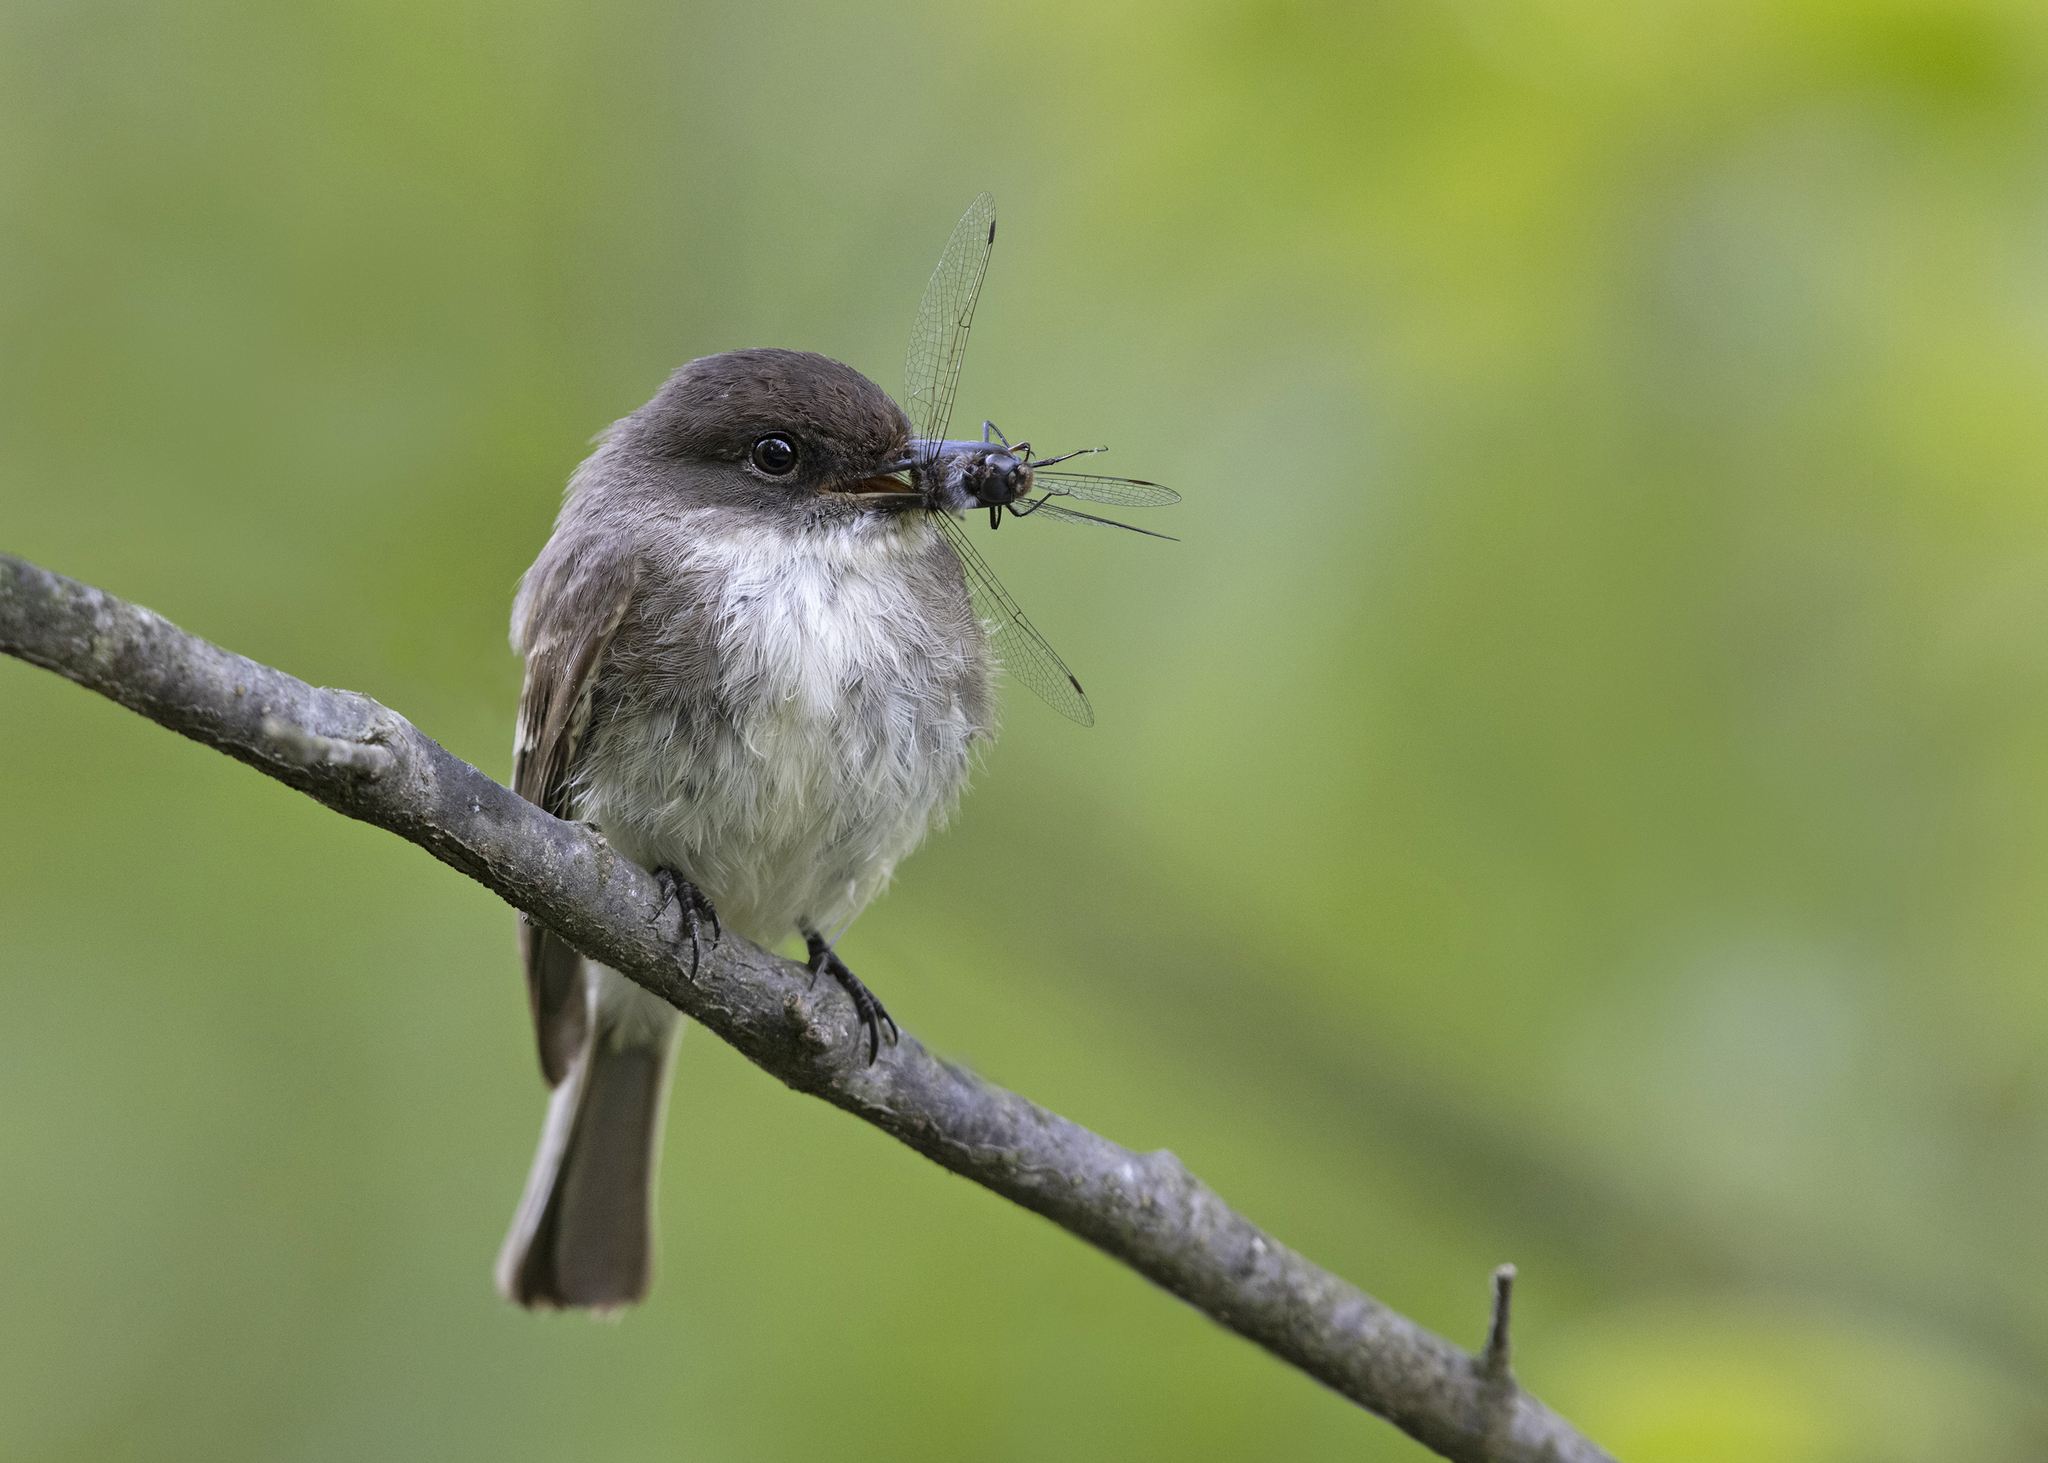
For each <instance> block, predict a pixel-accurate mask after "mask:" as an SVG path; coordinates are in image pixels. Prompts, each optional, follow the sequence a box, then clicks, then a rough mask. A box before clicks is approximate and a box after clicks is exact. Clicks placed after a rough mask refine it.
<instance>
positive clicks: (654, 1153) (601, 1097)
mask: <svg viewBox="0 0 2048 1463" xmlns="http://www.w3.org/2000/svg"><path fill="white" fill-rule="evenodd" d="M583 978H584V985H585V989H586V999H587V1000H588V1001H589V1003H590V1006H589V1011H590V1019H589V1021H588V1022H587V1023H586V1024H585V1027H584V1030H585V1032H586V1035H585V1038H584V1042H583V1046H582V1049H581V1050H580V1051H579V1052H578V1053H577V1055H576V1057H575V1059H574V1060H573V1061H572V1062H571V1063H570V1064H569V1068H568V1070H567V1071H566V1072H564V1073H563V1074H562V1080H561V1081H560V1082H559V1083H557V1084H556V1085H555V1092H554V1097H553V1098H552V1099H551V1100H550V1101H549V1103H548V1117H547V1124H546V1126H545V1127H543V1128H542V1129H541V1135H540V1151H539V1152H538V1153H536V1154H535V1155H534V1158H533V1171H532V1172H531V1173H530V1174H528V1175H527V1179H526V1192H525V1194H524V1196H522V1197H521V1199H520V1201H519V1212H518V1213H517V1214H515V1215H514V1216H513V1217H512V1229H511V1232H510V1233H509V1234H507V1235H506V1236H505V1244H504V1247H503V1248H502V1249H500V1250H499V1251H498V1268H497V1280H498V1291H499V1293H500V1294H501V1295H503V1296H504V1297H505V1298H506V1299H507V1300H511V1301H517V1302H518V1303H519V1304H520V1305H523V1306H538V1307H556V1308H569V1307H588V1308H590V1309H592V1310H613V1309H616V1308H618V1307H620V1306H625V1305H631V1304H632V1303H633V1302H635V1301H637V1300H639V1299H641V1298H642V1297H643V1296H645V1295H646V1294H647V1287H648V1283H649V1282H650V1281H651V1280H652V1279H653V1275H654V1179H655V1172H656V1167H657V1165H658V1163H659V1161H660V1157H661V1122H662V1115H663V1113H664V1111H665V1110H666V1109H667V1106H668V1079H669V1069H670V1067H671V1065H672V1064H673V1062H674V1060H675V1051H676V1042H677V1038H678V1037H679V1036H680V1034H681V1029H682V1019H681V1017H680V1016H679V1015H678V1013H677V1012H676V1010H675V1008H674V1007H673V1006H670V1005H669V1004H668V1003H667V1002H665V1001H663V1000H661V999H660V998H659V997H657V996H654V995H651V994H649V993H648V992H646V991H644V990H642V989H640V987H638V986H636V985H634V984H633V983H632V982H631V981H628V980H627V979H626V978H625V977H624V976H622V975H620V974H618V973H617V972H616V971H612V970H607V969H605V968H604V967H603V966H600V965H593V964H589V963H586V964H585V965H584V969H583Z"/></svg>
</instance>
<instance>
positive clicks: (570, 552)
mask: <svg viewBox="0 0 2048 1463" xmlns="http://www.w3.org/2000/svg"><path fill="white" fill-rule="evenodd" d="M639 575H640V566H639V560H638V557H637V556H636V555H635V554H633V553H632V552H631V549H630V547H629V546H628V545H626V544H623V543H619V542H616V541H607V540H601V539H600V540H592V541H585V542H581V543H572V544H568V545H562V546H557V545H554V544H550V545H549V547H548V550H547V551H546V552H545V553H543V554H542V556H541V560H540V562H539V563H537V564H535V565H534V567H533V568H532V569H531V570H529V571H528V572H527V578H526V581H525V582H524V583H522V584H521V586H520V591H519V599H518V602H517V604H516V606H515V607H514V614H515V619H514V628H515V632H516V634H515V638H516V640H517V643H518V644H519V645H520V646H521V647H522V648H523V649H524V650H525V653H526V682H525V685H524V686H523V687H522V688H521V689H520V693H519V725H518V731H517V733H516V735H515V738H514V741H513V746H512V790H513V791H514V792H516V793H518V794H519V795H520V796H521V797H523V798H525V799H526V800H527V801H528V802H530V803H533V804H535V805H537V806H539V807H541V808H544V809H545V810H546V811H548V812H550V813H553V814H554V815H555V816H556V817H557V818H566V817H568V816H570V814H571V812H572V811H573V810H572V808H571V807H570V787H571V782H572V778H573V774H574V772H575V767H576V754H577V752H578V750H579V748H580V746H581V743H582V740H583V732H584V728H585V727H586V726H587V725H588V723H589V719H590V693H591V690H592V688H593V687H594V686H595V685H596V682H597V673H598V670H599V669H600V667H601V666H602V665H603V662H604V657H605V653H606V651H607V650H608V649H609V648H610V647H611V642H612V637H613V636H614V635H615V634H616V633H617V632H618V628H619V624H620V622H621V621H623V620H624V619H625V617H626V611H627V609H628V608H629V607H630V606H631V604H632V601H633V589H634V586H635V585H636V584H637V583H638V581H639ZM519 954H520V958H521V960H522V962H523V963H524V965H525V967H526V994H527V999H528V1001H529V1003H530V1004H531V1006H532V1010H533V1030H534V1038H535V1041H536V1042H537V1044H538V1046H539V1048H540V1068H541V1074H542V1075H543V1076H545V1077H546V1078H547V1080H548V1085H549V1086H554V1085H555V1084H556V1083H558V1082H560V1081H561V1080H562V1077H563V1075H564V1074H565V1073H566V1072H567V1071H568V1070H569V1064H570V1062H571V1061H572V1060H573V1059H574V1057H575V1055H576V1053H577V1052H578V1050H580V1049H581V1047H582V1045H583V1042H584V1040H585V1037H586V1035H587V1031H586V1025H587V1022H588V1014H587V1010H586V1002H585V1000H584V990H583V957H582V955H581V954H580V953H579V952H578V951H577V950H576V948H575V947H574V946H573V945H571V944H569V942H568V941H566V940H564V939H563V938H562V937H561V936H560V935H558V934H556V933H555V932H554V931H553V930H550V929H548V928H547V927H546V926H545V925H540V924H536V923H534V922H533V921H532V920H531V919H529V918H528V917H527V916H526V915H524V914H522V915H520V917H519Z"/></svg>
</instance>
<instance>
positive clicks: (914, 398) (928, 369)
mask: <svg viewBox="0 0 2048 1463" xmlns="http://www.w3.org/2000/svg"><path fill="white" fill-rule="evenodd" d="M995 241H996V201H995V199H994V198H992V197H990V196H989V195H988V194H986V193H984V194H982V195H981V196H980V197H978V198H976V199H975V200H974V202H972V203H970V204H969V205H968V206H967V212H965V213H964V214H962V215H961V216H960V222H959V223H957V224H955V225H954V226H953V236H952V237H951V238H950V239H948V240H946V252H945V253H944V254H942V255H940V256H939V267H938V268H937V269H935V270H933V271H932V277H931V281H930V282H929V283H928V284H926V285H925V287H924V298H923V299H922V300H920V301H919V302H918V306H917V323H916V324H915V325H913V326H912V327H911V329H910V353H909V355H908V356H907V357H906V358H905V359H904V362H903V390H904V392H905V398H904V402H903V409H904V410H905V411H906V412H907V413H909V416H910V424H911V426H912V427H913V428H914V429H915V431H916V435H918V436H919V437H922V438H924V439H925V440H926V441H931V442H936V441H939V440H941V439H943V438H944V437H945V435H946V426H947V424H948V423H950V422H951V421H952V419H953V393H954V392H955V390H957V389H958V388H959V385H960V362H961V359H962V358H963V357H964V356H965V355H966V354H967V332H968V330H969V329H970V328H972V326H973V324H974V302H975V300H976V299H977V298H978V297H979V296H980V294H981V280H982V276H983V275H985V274H987V273H988V254H989V250H990V249H991V248H992V247H994V245H995Z"/></svg>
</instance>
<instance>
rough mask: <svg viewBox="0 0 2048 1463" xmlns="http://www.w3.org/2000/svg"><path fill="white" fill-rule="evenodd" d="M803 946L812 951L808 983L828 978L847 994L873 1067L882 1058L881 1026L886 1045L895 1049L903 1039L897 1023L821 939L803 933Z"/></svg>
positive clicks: (816, 935) (822, 938) (811, 931)
mask: <svg viewBox="0 0 2048 1463" xmlns="http://www.w3.org/2000/svg"><path fill="white" fill-rule="evenodd" d="M804 943H805V944H806V945H808V946H809V947H810V950H811V962H810V963H811V979H812V980H813V981H816V980H817V978H818V976H819V975H820V974H825V975H829V976H831V977H832V978H833V979H834V980H836V981H838V982H839V987H840V989H841V990H843V991H845V992H846V997H847V999H848V1000H850V1001H852V1002H853V1009H854V1013H855V1014H856V1015H858V1016H859V1017H860V1024H861V1026H862V1027H863V1028H864V1029H865V1030H866V1032H867V1034H868V1065H869V1066H870V1067H872V1066H873V1065H874V1064H875V1058H877V1057H879V1056H880V1055H881V1054H882V1027H883V1025H884V1023H886V1024H887V1025H888V1027H889V1045H891V1046H894V1045H895V1044H896V1042H897V1039H898V1038H899V1037H900V1036H901V1035H902V1033H901V1032H900V1031H898V1030H897V1028H896V1019H895V1018H894V1017H893V1016H891V1015H890V1014H889V1013H888V1011H887V1010H886V1009H885V1008H884V1007H883V1005H882V1003H881V1002H880V1001H878V1000H876V999H875V993H874V992H873V991H871V990H869V989H868V988H867V987H866V986H865V985H862V984H861V979H860V977H859V976H857V975H855V974H854V973H853V972H852V971H851V970H848V969H847V968H846V962H845V961H844V960H841V959H840V958H839V957H838V956H837V955H835V954H834V953H833V952H832V947H831V946H830V945H828V944H826V943H825V937H824V936H823V935H820V934H818V933H816V932H815V931H813V930H805V931H804Z"/></svg>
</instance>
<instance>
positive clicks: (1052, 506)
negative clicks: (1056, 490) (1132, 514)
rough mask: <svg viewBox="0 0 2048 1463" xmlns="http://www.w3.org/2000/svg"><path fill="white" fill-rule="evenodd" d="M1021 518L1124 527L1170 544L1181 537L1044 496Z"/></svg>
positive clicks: (1034, 501)
mask: <svg viewBox="0 0 2048 1463" xmlns="http://www.w3.org/2000/svg"><path fill="white" fill-rule="evenodd" d="M1017 516H1018V517H1019V518H1056V519H1058V520H1059V521H1060V522H1061V523H1092V524H1094V525H1095V526H1096V527H1097V528H1123V529H1128V530H1129V531H1130V532H1132V533H1142V534H1144V535H1145V537H1147V538H1163V539H1165V540H1166V541H1167V542H1168V543H1170V544H1177V543H1179V542H1180V540H1179V539H1177V538H1175V537H1174V536H1173V535H1172V534H1168V533H1154V532H1153V531H1152V530H1151V529H1149V528H1140V527H1138V525H1137V524H1135V523H1118V522H1117V521H1116V520H1115V519H1113V518H1097V517H1096V516H1095V515H1094V514H1093V513H1077V512H1075V511H1074V510H1073V509H1072V508H1062V507H1060V505H1059V504H1057V503H1048V502H1046V500H1045V499H1043V498H1034V499H1033V500H1032V501H1031V504H1030V506H1029V507H1027V508H1025V509H1024V510H1023V511H1022V512H1020V513H1018V515H1017Z"/></svg>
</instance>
